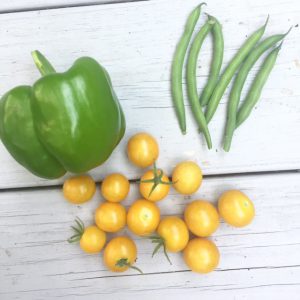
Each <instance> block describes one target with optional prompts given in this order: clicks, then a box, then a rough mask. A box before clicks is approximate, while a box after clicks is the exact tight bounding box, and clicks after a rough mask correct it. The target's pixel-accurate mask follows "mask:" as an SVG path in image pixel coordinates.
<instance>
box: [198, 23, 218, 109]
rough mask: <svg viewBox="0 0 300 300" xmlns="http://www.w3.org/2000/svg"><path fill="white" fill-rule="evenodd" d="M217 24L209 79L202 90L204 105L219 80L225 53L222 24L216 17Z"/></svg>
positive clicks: (214, 27)
mask: <svg viewBox="0 0 300 300" xmlns="http://www.w3.org/2000/svg"><path fill="white" fill-rule="evenodd" d="M211 18H213V19H214V21H215V24H214V26H213V28H212V36H213V57H212V62H211V66H210V71H209V78H208V81H207V83H206V85H205V87H204V89H203V91H202V94H201V96H200V103H201V105H202V106H206V105H207V103H208V101H209V98H210V96H211V94H212V93H213V91H214V88H215V86H216V84H217V82H218V78H219V75H220V70H221V66H222V62H223V53H224V38H223V32H222V26H221V24H220V23H219V22H218V20H217V19H216V18H214V17H211Z"/></svg>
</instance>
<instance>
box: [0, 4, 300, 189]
mask: <svg viewBox="0 0 300 300" xmlns="http://www.w3.org/2000/svg"><path fill="white" fill-rule="evenodd" d="M198 2H199V1H196V0H195V1H194V0H189V1H184V0H174V1H172V5H170V2H169V1H167V0H162V1H148V2H134V3H123V4H115V5H98V6H93V7H92V6H90V7H77V8H65V9H57V10H49V11H46V10H45V11H35V12H23V13H15V14H2V15H0V22H1V24H2V25H1V27H0V66H1V68H0V82H1V85H0V92H1V94H3V93H4V92H5V91H7V90H8V89H10V88H12V87H14V86H15V85H18V84H32V83H33V82H34V81H35V80H36V79H37V78H38V77H39V75H38V73H37V71H36V70H35V67H34V65H33V63H32V60H31V57H30V51H32V50H34V49H39V50H41V51H42V52H43V53H44V54H45V55H46V56H47V57H48V58H49V59H50V60H51V61H52V62H53V64H54V65H55V66H56V67H57V70H59V71H63V70H65V69H66V68H68V67H69V66H70V65H71V64H72V62H73V61H74V60H75V59H76V58H78V57H80V56H82V55H90V56H93V57H95V58H96V59H97V60H99V62H100V63H102V64H103V65H104V66H105V67H106V68H107V70H108V71H109V73H110V74H111V77H112V81H113V84H114V86H115V89H116V92H117V94H118V96H119V98H120V100H121V104H122V106H123V107H124V111H125V114H126V120H127V133H126V136H125V138H124V139H123V141H122V143H121V144H120V145H119V147H118V148H117V149H116V150H115V152H114V153H113V155H112V156H111V158H110V159H109V160H108V161H107V163H105V164H104V165H103V166H101V167H99V168H97V169H95V170H93V171H92V172H91V174H92V175H93V176H94V178H95V179H96V180H100V179H101V178H103V176H104V174H107V173H109V172H114V171H119V172H123V173H125V174H127V175H128V176H129V178H137V177H138V176H140V175H141V174H142V172H143V170H139V169H136V168H134V167H133V166H131V165H130V164H129V163H128V161H127V159H126V155H125V146H126V142H127V140H128V138H129V137H130V136H131V135H132V134H133V133H135V132H138V131H147V132H150V133H152V134H153V135H154V136H155V137H156V138H157V139H158V141H159V144H160V150H161V155H160V157H159V160H158V164H159V166H160V167H162V168H163V169H165V170H166V172H167V173H169V174H170V173H171V170H172V168H173V166H174V165H175V163H176V162H178V161H179V160H183V159H192V160H195V161H197V162H198V163H199V164H200V165H201V167H202V168H203V171H204V173H205V174H223V173H239V172H251V171H270V170H288V169H299V168H300V130H299V129H300V101H299V96H300V85H299V84H298V83H299V78H300V77H299V76H300V73H299V70H300V63H299V62H300V44H299V27H295V28H293V30H292V31H291V33H290V34H289V35H288V36H287V37H286V39H285V41H284V44H283V48H282V50H281V53H280V55H279V58H278V61H277V64H276V66H275V68H274V70H273V72H272V74H271V76H270V79H269V81H268V82H267V84H266V86H265V88H264V90H263V93H262V99H261V101H260V102H259V104H258V105H257V107H256V109H255V110H254V112H253V114H252V115H251V117H250V118H249V120H248V121H247V122H246V123H245V124H244V125H243V126H241V127H240V129H239V130H238V131H237V132H236V136H235V138H234V141H233V146H232V151H231V152H230V153H229V154H226V153H224V152H223V151H222V149H221V147H220V146H221V140H222V134H223V128H224V121H225V112H226V101H227V93H226V95H225V97H223V99H222V102H221V104H220V106H219V108H218V110H217V113H216V115H215V117H214V119H213V121H212V122H211V124H210V125H209V128H210V130H211V134H212V139H213V143H214V148H213V150H212V151H208V150H206V146H205V143H204V140H203V138H202V137H200V136H199V134H198V132H197V128H196V126H195V124H194V122H193V120H192V116H191V113H190V109H189V107H188V106H187V107H186V110H187V121H188V124H187V125H188V133H187V135H186V136H182V135H181V133H180V131H179V128H178V124H177V120H176V117H175V114H174V110H173V107H172V100H171V95H170V81H169V79H170V66H171V61H172V56H173V52H174V48H175V46H176V43H177V41H178V39H179V37H180V35H181V33H182V30H183V26H184V23H185V20H186V17H187V15H188V14H189V12H190V11H191V9H193V8H194V7H195V6H196V5H197V4H198ZM205 12H209V13H211V14H213V15H215V16H216V17H217V18H218V19H219V20H220V22H221V23H222V24H223V31H224V36H225V54H224V55H225V57H224V65H225V64H227V63H228V61H229V60H230V58H231V57H232V56H233V55H234V53H235V52H236V51H237V49H238V48H239V47H240V46H241V44H242V43H243V41H244V40H245V37H246V36H248V35H249V34H250V33H252V32H253V31H254V30H256V29H257V28H258V27H260V26H261V25H262V24H263V23H264V22H265V19H266V16H267V14H270V21H269V25H268V27H267V30H266V35H271V34H274V33H281V32H285V31H286V30H287V29H288V28H289V27H290V26H294V25H296V24H297V23H298V22H299V16H300V2H299V1H296V0H286V1H284V2H279V1H275V2H274V1H272V0H264V1H258V0H256V1H246V2H245V1H238V0H231V1H230V3H229V2H227V1H226V2H225V1H221V0H216V1H211V2H209V5H208V6H207V7H205ZM204 19H205V17H204V14H203V15H202V18H201V22H202V23H203V22H204ZM210 54H211V53H210V51H209V43H207V44H206V45H205V47H204V48H203V51H202V53H201V55H200V56H201V59H200V61H199V73H198V76H199V77H198V79H199V88H200V87H201V86H203V84H204V82H205V80H206V75H207V73H208V68H209V63H210ZM255 71H257V67H255V70H254V73H255ZM254 73H253V72H252V73H251V76H250V77H251V78H253V75H254ZM0 166H1V181H0V188H5V187H20V186H39V185H52V184H57V183H58V182H62V180H58V181H46V180H41V179H39V178H36V177H34V176H32V175H30V174H29V173H28V172H27V171H26V170H24V169H23V168H22V167H21V166H19V165H18V164H17V163H16V162H15V161H14V160H13V159H12V158H11V157H10V155H9V154H8V153H7V152H6V150H5V149H4V148H3V146H2V145H1V146H0Z"/></svg>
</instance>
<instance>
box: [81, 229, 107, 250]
mask: <svg viewBox="0 0 300 300" xmlns="http://www.w3.org/2000/svg"><path fill="white" fill-rule="evenodd" d="M105 242H106V233H105V232H104V231H103V230H101V229H99V228H98V227H97V226H94V225H93V226H89V227H87V228H86V229H85V230H84V233H83V235H82V236H81V239H80V247H81V249H82V250H83V251H85V252H87V253H98V252H100V251H101V250H102V248H103V247H104V245H105Z"/></svg>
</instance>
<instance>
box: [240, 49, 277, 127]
mask: <svg viewBox="0 0 300 300" xmlns="http://www.w3.org/2000/svg"><path fill="white" fill-rule="evenodd" d="M280 48H281V44H280V45H279V46H278V47H276V48H275V49H274V50H272V51H271V52H270V54H269V55H268V56H267V58H266V59H265V60H264V62H263V64H262V66H261V68H260V70H259V72H258V73H257V75H256V77H255V79H254V81H253V83H252V85H251V86H250V90H249V92H248V94H247V96H246V99H245V101H244V103H243V104H242V106H241V108H240V109H239V111H238V114H237V117H236V127H238V126H240V125H241V124H242V123H243V122H244V121H245V120H246V119H247V118H248V117H249V115H250V113H251V111H252V109H253V108H254V106H255V104H256V103H257V101H258V100H259V98H260V95H261V91H262V89H263V87H264V85H265V83H266V82H267V80H268V77H269V75H270V73H271V71H272V69H273V67H274V65H275V62H276V59H277V56H278V53H279V51H280Z"/></svg>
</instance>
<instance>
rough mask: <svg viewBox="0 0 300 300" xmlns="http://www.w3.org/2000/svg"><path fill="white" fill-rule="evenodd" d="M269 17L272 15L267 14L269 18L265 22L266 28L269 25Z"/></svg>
mask: <svg viewBox="0 0 300 300" xmlns="http://www.w3.org/2000/svg"><path fill="white" fill-rule="evenodd" d="M269 19H270V15H268V16H267V20H266V22H265V24H264V26H263V27H264V28H266V27H267V25H268V23H269Z"/></svg>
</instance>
